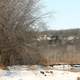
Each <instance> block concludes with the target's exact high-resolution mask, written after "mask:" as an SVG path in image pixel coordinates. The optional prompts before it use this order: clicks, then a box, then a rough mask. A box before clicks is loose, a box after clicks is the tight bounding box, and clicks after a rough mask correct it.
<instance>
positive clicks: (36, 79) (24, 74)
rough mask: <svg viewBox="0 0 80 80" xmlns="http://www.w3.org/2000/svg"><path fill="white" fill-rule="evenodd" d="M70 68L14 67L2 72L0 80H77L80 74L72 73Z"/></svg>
mask: <svg viewBox="0 0 80 80" xmlns="http://www.w3.org/2000/svg"><path fill="white" fill-rule="evenodd" d="M60 68H61V69H60ZM70 68H71V67H70V66H69V67H68V65H65V66H62V65H59V66H54V67H50V66H47V67H44V66H40V65H32V66H12V67H8V70H0V80H77V78H78V77H80V72H71V71H69V69H70ZM64 69H65V70H64Z"/></svg>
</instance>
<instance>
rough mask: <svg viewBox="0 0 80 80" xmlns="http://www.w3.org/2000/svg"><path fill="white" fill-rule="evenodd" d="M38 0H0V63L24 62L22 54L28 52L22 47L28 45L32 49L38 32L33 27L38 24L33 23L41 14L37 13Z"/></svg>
mask: <svg viewBox="0 0 80 80" xmlns="http://www.w3.org/2000/svg"><path fill="white" fill-rule="evenodd" d="M39 1H40V0H0V54H1V59H0V60H1V61H0V62H1V63H2V64H5V65H10V64H11V65H12V63H13V64H23V63H26V62H24V60H23V58H24V57H22V54H23V55H24V54H25V53H26V56H27V53H28V52H26V50H24V47H25V49H27V47H30V48H29V50H30V49H31V50H32V48H31V47H32V46H33V44H36V38H37V35H38V32H37V31H36V32H35V28H36V27H38V26H35V24H36V23H37V22H38V21H39V20H40V19H41V16H43V15H42V14H38V15H37V12H38V10H39V8H40V7H38V5H39ZM32 52H33V51H32ZM32 52H31V53H32ZM15 56H16V57H15ZM24 56H25V55H24ZM25 58H26V57H25ZM11 59H13V60H11ZM26 60H27V59H26ZM34 63H35V62H34ZM26 64H27V63H26Z"/></svg>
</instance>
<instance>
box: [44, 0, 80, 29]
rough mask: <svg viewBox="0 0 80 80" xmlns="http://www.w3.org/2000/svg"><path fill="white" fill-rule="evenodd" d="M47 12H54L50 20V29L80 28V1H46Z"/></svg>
mask: <svg viewBox="0 0 80 80" xmlns="http://www.w3.org/2000/svg"><path fill="white" fill-rule="evenodd" d="M43 3H45V6H46V10H45V11H46V12H48V11H52V12H53V15H54V17H53V16H52V17H51V18H50V19H49V20H48V24H49V25H50V26H51V27H50V29H69V28H80V0H44V2H43Z"/></svg>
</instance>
